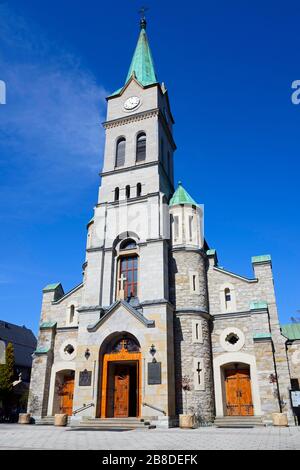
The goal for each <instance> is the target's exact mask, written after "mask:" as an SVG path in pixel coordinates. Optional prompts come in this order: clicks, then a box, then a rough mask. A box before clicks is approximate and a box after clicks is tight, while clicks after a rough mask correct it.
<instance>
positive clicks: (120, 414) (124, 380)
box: [114, 364, 130, 418]
mask: <svg viewBox="0 0 300 470" xmlns="http://www.w3.org/2000/svg"><path fill="white" fill-rule="evenodd" d="M129 394H130V370H129V366H128V365H125V364H116V367H115V373H114V417H115V418H128V416H129Z"/></svg>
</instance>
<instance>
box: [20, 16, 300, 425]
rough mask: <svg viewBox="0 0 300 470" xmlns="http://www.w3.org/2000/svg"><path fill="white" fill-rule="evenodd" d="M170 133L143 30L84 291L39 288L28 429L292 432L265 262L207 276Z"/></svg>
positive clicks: (293, 348)
mask: <svg viewBox="0 0 300 470" xmlns="http://www.w3.org/2000/svg"><path fill="white" fill-rule="evenodd" d="M173 125H174V119H173V115H172V111H171V107H170V99H169V95H168V91H167V88H166V86H165V84H164V83H160V82H159V81H158V78H157V76H156V73H155V68H154V62H153V59H152V54H151V51H150V47H149V42H148V38H147V34H146V20H145V19H142V20H141V23H140V34H139V38H138V42H137V46H136V49H135V52H134V55H133V58H132V61H131V64H130V68H129V71H128V75H127V77H126V80H125V83H124V84H123V86H122V87H121V88H120V89H118V90H117V91H115V92H114V93H113V94H112V95H110V96H109V97H108V98H107V118H106V121H105V122H104V124H103V126H104V129H105V150H104V162H103V168H102V172H101V185H100V188H99V195H98V202H97V204H96V206H95V208H94V214H93V218H92V219H91V220H90V221H89V223H88V225H87V244H86V250H85V261H84V264H83V278H82V282H81V283H80V284H79V285H77V286H76V287H74V288H73V289H72V290H70V291H69V292H64V290H63V287H62V285H61V284H60V283H56V284H49V285H48V286H46V287H45V288H44V289H43V300H42V308H41V320H40V325H39V338H38V345H37V348H36V350H35V353H34V360H33V368H32V375H31V386H30V394H29V405H28V412H30V413H31V415H32V416H33V418H34V419H35V420H36V422H37V423H38V422H47V420H48V421H49V422H51V419H53V417H54V415H55V414H58V413H65V414H67V415H69V417H70V422H71V425H80V424H82V423H85V425H87V424H88V423H90V424H91V425H92V423H95V422H100V421H102V420H108V421H110V422H111V421H112V420H113V419H115V420H118V419H119V420H121V421H122V422H123V423H124V422H126V420H128V422H131V423H137V422H143V420H144V422H147V423H150V424H151V425H155V426H158V427H159V426H163V427H171V426H177V425H178V422H179V416H180V415H194V416H195V418H196V423H197V425H198V426H201V425H209V424H211V423H215V424H218V423H224V422H226V420H227V422H228V420H232V419H233V418H234V419H239V420H242V421H243V420H244V422H247V423H249V422H250V423H254V424H268V423H272V413H274V412H277V413H280V412H283V413H286V415H287V417H288V422H289V424H294V417H293V411H292V407H291V401H290V390H291V388H292V387H294V388H295V387H296V388H297V387H299V380H300V345H299V340H300V332H296V333H295V331H294V330H293V331H291V328H288V327H285V328H281V326H280V324H279V318H278V312H277V306H276V299H275V293H274V284H273V274H272V261H271V257H270V255H261V256H253V257H252V260H251V261H252V266H253V278H251V279H248V278H246V277H244V276H241V275H239V274H236V273H233V272H230V271H228V270H226V269H224V268H222V267H221V266H219V264H218V256H217V252H216V250H215V249H213V248H212V247H210V246H209V244H208V240H205V238H204V233H203V216H204V215H203V208H202V206H201V205H200V204H199V203H198V202H199V201H195V200H194V199H193V198H192V197H191V196H190V195H189V194H188V192H187V191H186V189H185V188H184V187H183V185H182V184H181V183H179V184H178V185H177V188H176V187H174V177H173V161H174V153H175V151H176V144H175V141H174V137H173ZM186 185H187V186H188V182H186ZM297 335H298V336H297ZM108 421H107V422H108Z"/></svg>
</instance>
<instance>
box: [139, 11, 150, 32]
mask: <svg viewBox="0 0 300 470" xmlns="http://www.w3.org/2000/svg"><path fill="white" fill-rule="evenodd" d="M148 10H149V8H148V7H141V8H140V10H139V11H138V12H139V14H140V17H141V20H140V25H141V29H146V26H147V21H146V17H145V12H146V11H148Z"/></svg>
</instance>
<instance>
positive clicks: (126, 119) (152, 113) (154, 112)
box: [102, 108, 160, 129]
mask: <svg viewBox="0 0 300 470" xmlns="http://www.w3.org/2000/svg"><path fill="white" fill-rule="evenodd" d="M159 112H160V110H159V108H154V109H150V110H148V111H142V112H141V113H136V114H131V115H130V116H123V117H121V118H118V119H112V120H111V121H105V122H103V124H102V125H103V127H104V129H112V128H113V127H119V126H124V125H125V124H130V123H131V122H137V121H143V120H144V119H149V118H152V117H156V116H158V115H159Z"/></svg>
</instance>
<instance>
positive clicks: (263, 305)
mask: <svg viewBox="0 0 300 470" xmlns="http://www.w3.org/2000/svg"><path fill="white" fill-rule="evenodd" d="M267 308H268V303H267V302H265V301H264V300H261V301H259V302H258V301H254V302H250V310H262V309H263V310H266V309H267Z"/></svg>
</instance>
